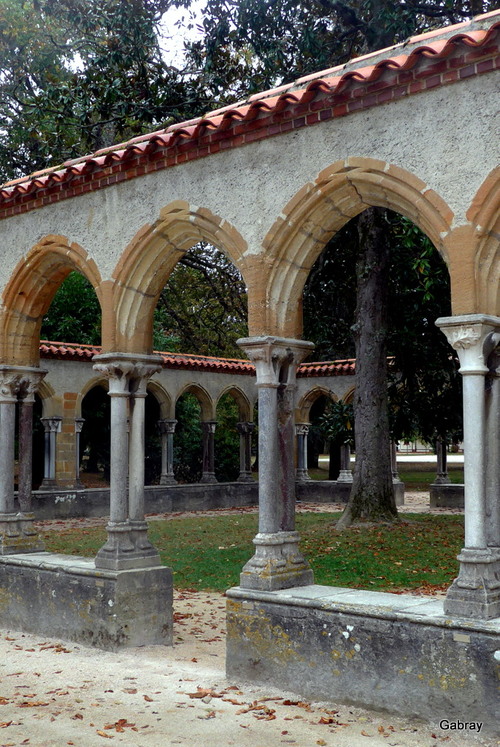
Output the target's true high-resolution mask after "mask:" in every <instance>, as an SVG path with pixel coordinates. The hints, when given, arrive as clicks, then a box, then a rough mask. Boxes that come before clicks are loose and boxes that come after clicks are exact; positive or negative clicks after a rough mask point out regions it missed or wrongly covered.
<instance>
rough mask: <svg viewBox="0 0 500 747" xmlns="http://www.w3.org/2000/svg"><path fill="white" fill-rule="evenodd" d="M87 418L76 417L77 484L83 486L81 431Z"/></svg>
mask: <svg viewBox="0 0 500 747" xmlns="http://www.w3.org/2000/svg"><path fill="white" fill-rule="evenodd" d="M84 423H85V418H75V486H76V487H77V488H83V485H82V481H81V480H80V461H81V456H82V455H81V433H82V429H83V425H84Z"/></svg>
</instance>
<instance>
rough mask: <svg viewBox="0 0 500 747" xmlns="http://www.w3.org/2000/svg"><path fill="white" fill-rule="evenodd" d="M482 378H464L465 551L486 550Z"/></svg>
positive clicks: (483, 379)
mask: <svg viewBox="0 0 500 747" xmlns="http://www.w3.org/2000/svg"><path fill="white" fill-rule="evenodd" d="M484 396H485V377H484V375H481V374H479V375H475V374H474V375H467V376H464V377H463V399H464V506H465V512H464V513H465V547H470V548H485V547H486V545H487V541H486V502H485V479H484V467H485V459H484V445H485V444H484V435H485V432H484V430H485V420H484V416H485V401H484Z"/></svg>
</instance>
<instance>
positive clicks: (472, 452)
mask: <svg viewBox="0 0 500 747" xmlns="http://www.w3.org/2000/svg"><path fill="white" fill-rule="evenodd" d="M437 325H438V326H439V327H440V328H441V329H442V330H443V332H444V333H445V335H446V337H447V338H448V342H449V343H450V344H451V345H452V347H454V348H455V349H456V350H457V352H458V356H459V359H460V373H461V374H462V376H463V406H464V501H465V547H464V548H463V549H462V551H461V552H460V555H459V556H458V560H459V561H460V571H459V575H458V577H457V578H456V579H455V581H454V582H453V584H452V586H451V587H450V589H449V590H448V594H447V597H446V600H445V612H446V613H447V614H450V615H452V614H455V615H460V616H462V617H472V618H480V619H481V618H483V619H484V618H491V617H497V616H500V555H499V553H498V552H497V551H496V550H494V549H492V548H491V547H489V546H488V537H487V534H488V530H487V503H486V474H487V473H488V471H489V469H490V468H491V469H496V466H495V465H491V464H488V462H487V456H488V455H489V454H488V450H487V448H486V417H485V416H486V399H487V397H486V392H487V387H486V377H487V375H488V374H489V368H488V366H487V364H486V362H487V359H488V357H489V356H490V354H491V353H492V351H493V350H494V349H495V348H496V347H497V345H498V341H499V340H500V335H499V334H498V333H499V332H500V318H499V317H492V316H484V315H481V314H471V315H467V316H459V317H447V318H442V319H438V320H437ZM498 427H499V424H498V420H497V421H496V424H495V425H493V426H492V431H494V433H490V434H489V435H490V437H491V436H492V435H493V436H494V437H495V438H496V439H498V437H499V433H498ZM497 499H498V496H497Z"/></svg>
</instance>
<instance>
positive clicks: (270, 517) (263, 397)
mask: <svg viewBox="0 0 500 747" xmlns="http://www.w3.org/2000/svg"><path fill="white" fill-rule="evenodd" d="M258 398H259V399H258V401H259V533H260V534H262V533H272V532H278V531H279V514H280V512H279V510H278V501H277V500H276V494H277V492H278V485H279V464H278V391H277V387H271V386H265V387H264V386H260V387H259V395H258Z"/></svg>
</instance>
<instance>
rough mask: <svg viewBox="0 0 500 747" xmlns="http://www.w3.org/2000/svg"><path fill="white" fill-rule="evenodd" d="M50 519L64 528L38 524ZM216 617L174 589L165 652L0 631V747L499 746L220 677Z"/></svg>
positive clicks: (216, 607)
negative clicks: (109, 743) (170, 641)
mask: <svg viewBox="0 0 500 747" xmlns="http://www.w3.org/2000/svg"><path fill="white" fill-rule="evenodd" d="M424 503H425V499H424ZM408 504H409V506H412V510H413V511H415V510H420V509H419V508H418V505H419V504H422V495H421V494H420V496H417V498H415V499H411V500H410V497H409V496H408ZM325 508H326V507H325V506H324V505H322V504H318V505H316V506H311V507H309V510H318V511H324V510H325ZM329 508H330V507H329ZM331 508H333V507H331ZM299 510H304V509H303V508H302V507H301V508H300V509H299ZM405 510H406V509H405ZM424 510H425V506H424ZM427 510H428V509H427ZM214 513H217V512H214ZM155 518H156V517H155ZM157 518H160V517H157ZM101 521H102V520H91V521H90V522H87V523H95V522H101ZM68 523H71V522H68ZM74 523H77V524H80V525H81V520H77V521H75V522H74ZM51 524H52V525H53V526H54V528H56V527H61V526H67V525H68V524H67V523H65V524H64V525H61V524H60V523H52V522H43V526H44V528H47V527H48V526H50V525H51ZM224 611H225V599H224V596H223V595H221V594H212V593H210V594H209V593H193V592H176V594H175V631H174V646H173V647H172V648H170V647H160V646H156V647H155V646H151V647H142V648H133V649H129V650H126V651H122V652H120V653H107V652H103V651H99V650H95V649H88V648H85V647H83V646H80V645H76V644H72V643H67V642H61V641H58V640H52V639H47V638H45V637H40V636H35V635H28V634H23V633H20V632H17V631H5V630H3V631H1V632H0V747H17V746H18V745H30V747H63V746H64V745H75V746H76V747H94V745H102V744H104V743H106V740H113V741H114V743H115V744H121V745H128V746H129V747H160V746H161V747H163V746H169V745H186V746H188V745H189V747H193V746H196V747H229V745H238V746H240V747H275V746H278V745H296V746H297V747H309V745H311V746H314V745H323V746H324V747H360V746H361V745H363V747H380V746H381V745H391V747H431V746H434V747H436V746H437V745H443V746H445V745H446V746H447V747H466V745H482V746H483V747H497V745H500V740H493V741H492V740H491V739H488V738H484V737H483V736H482V735H479V736H475V737H474V735H472V734H471V733H469V734H464V733H463V732H459V733H457V732H450V731H444V730H442V729H440V728H439V725H438V724H437V723H436V724H426V723H423V722H421V721H418V720H408V719H400V718H396V717H394V716H390V715H387V714H379V713H375V712H372V711H366V710H361V709H358V708H353V707H350V706H343V705H339V704H336V703H333V702H332V703H310V702H305V701H303V700H302V699H301V698H300V697H299V696H297V695H295V694H293V693H285V692H283V691H277V690H275V689H273V688H272V687H267V686H266V687H255V686H252V685H248V684H246V683H244V682H232V681H228V680H227V679H226V677H225V671H224V648H225V642H224V638H225V628H224ZM442 715H443V718H446V714H442ZM457 734H458V735H457ZM456 735H457V736H456Z"/></svg>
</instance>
